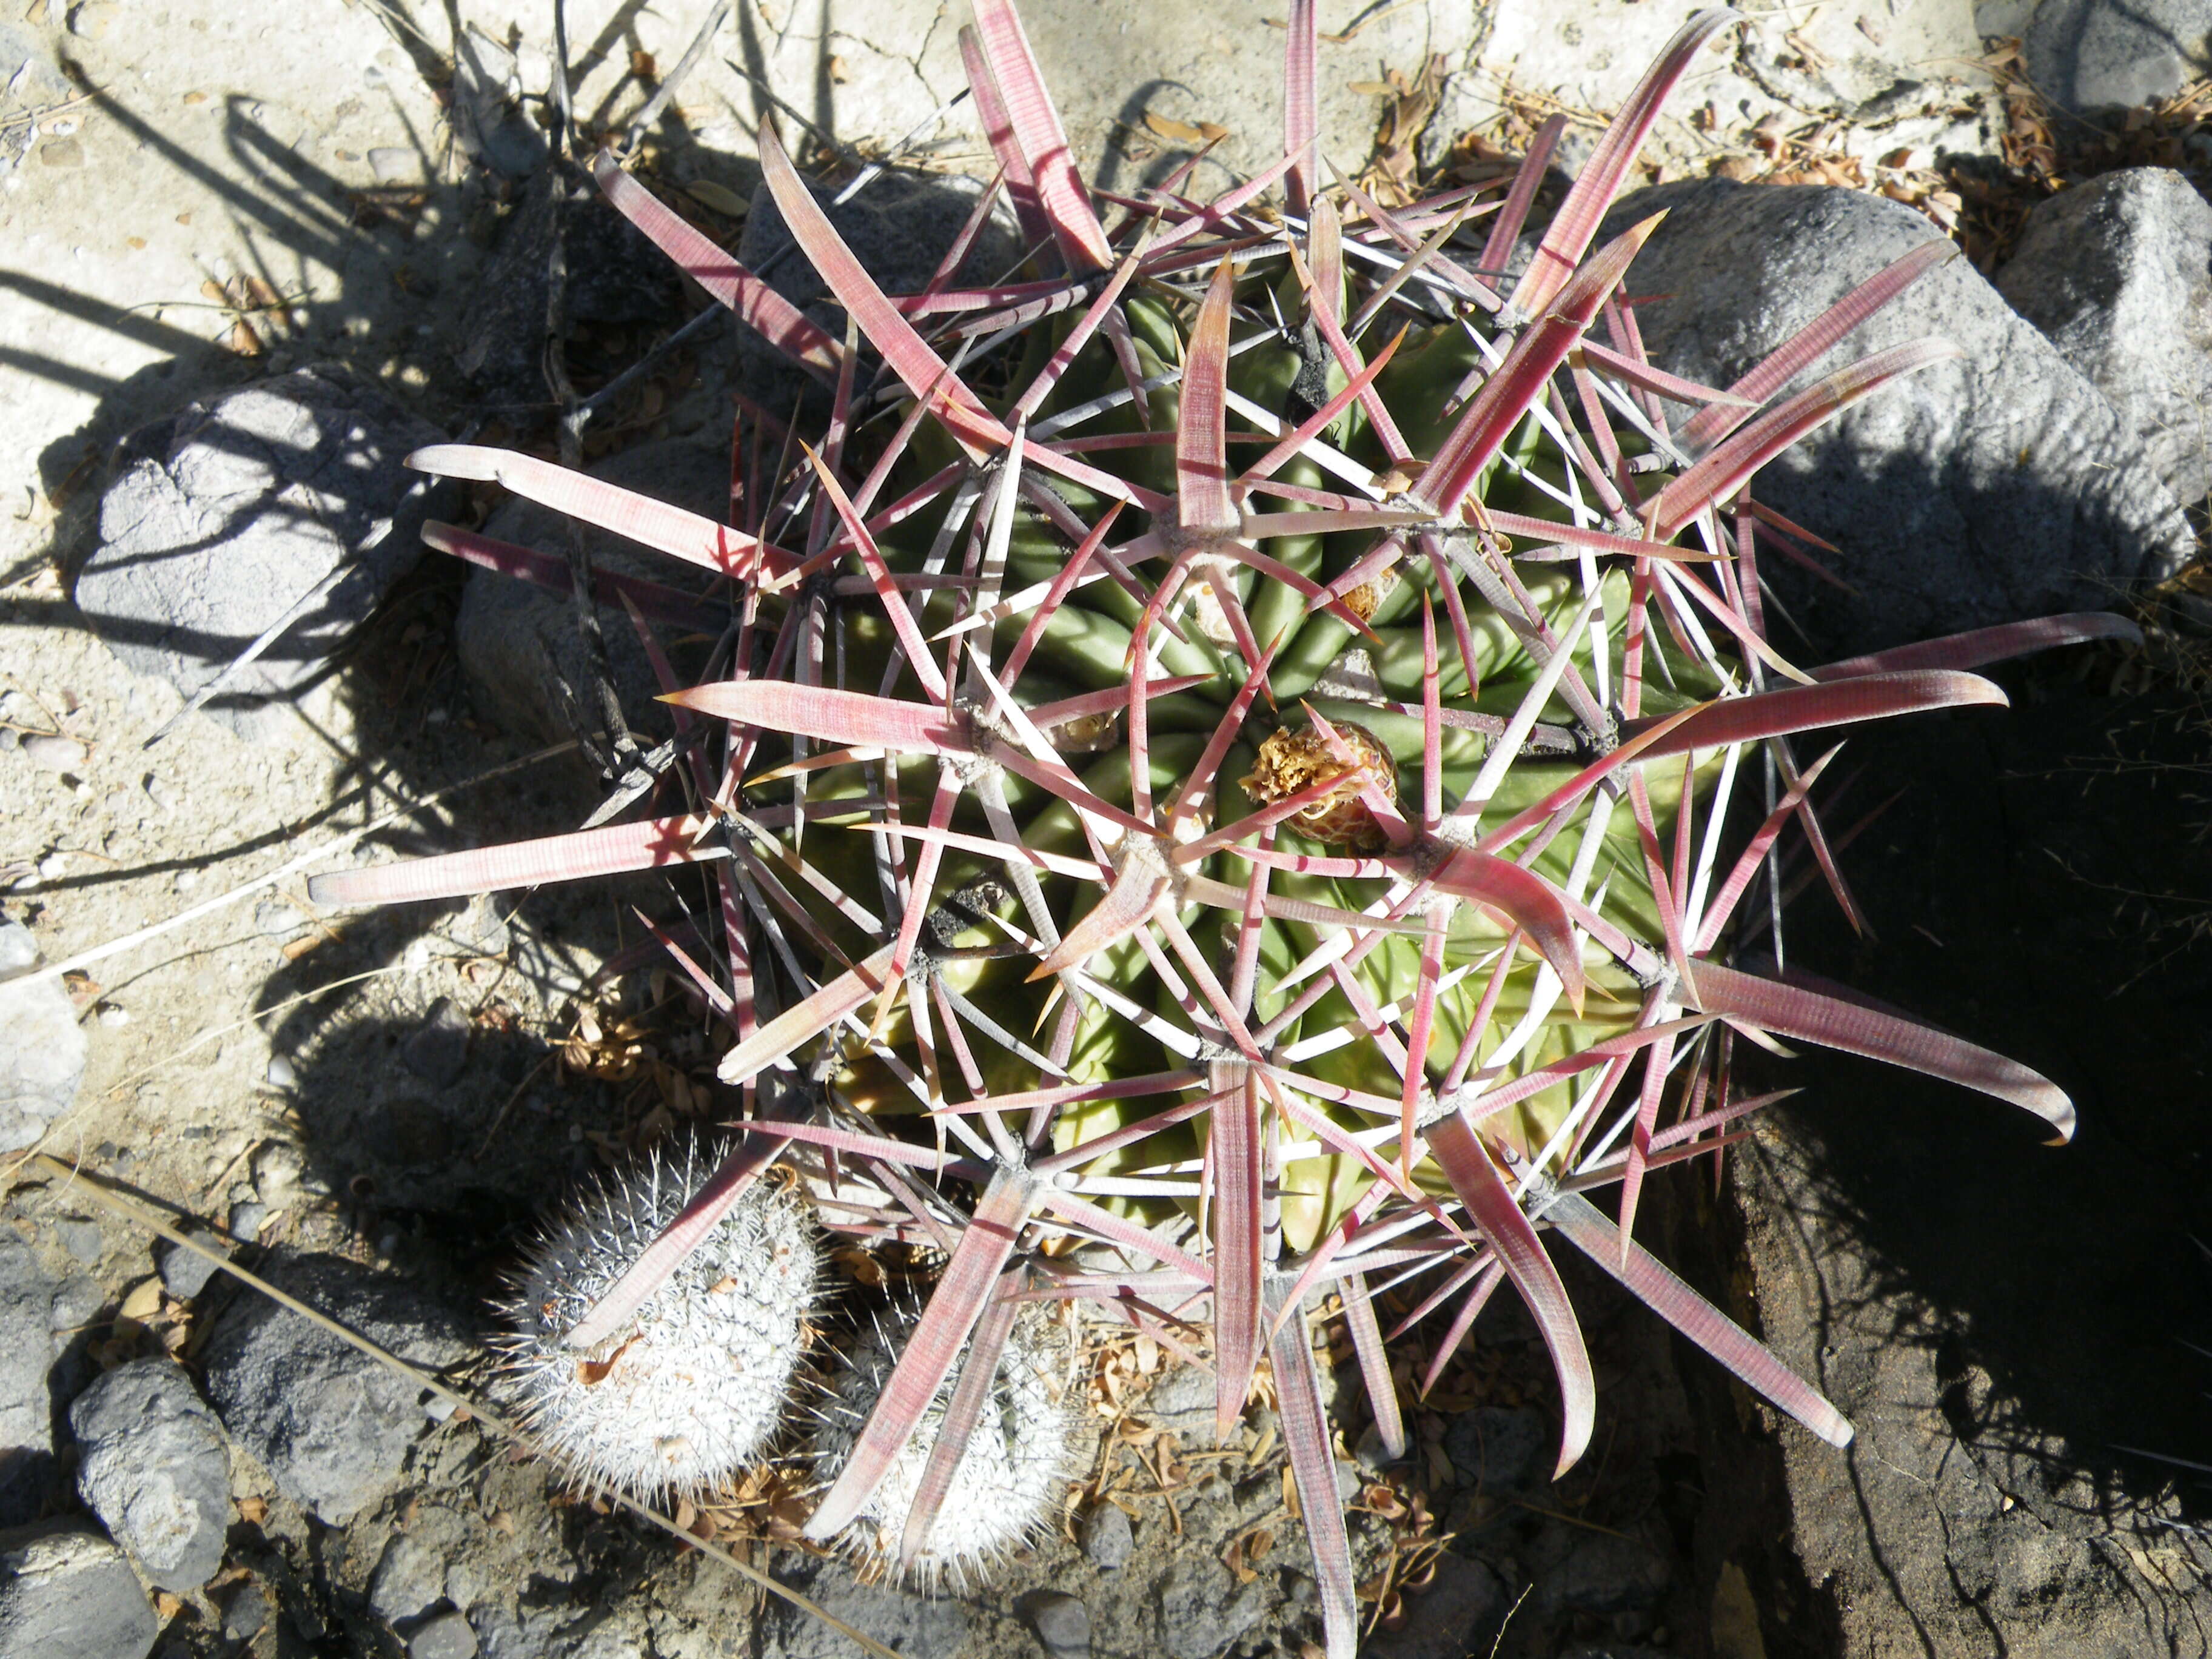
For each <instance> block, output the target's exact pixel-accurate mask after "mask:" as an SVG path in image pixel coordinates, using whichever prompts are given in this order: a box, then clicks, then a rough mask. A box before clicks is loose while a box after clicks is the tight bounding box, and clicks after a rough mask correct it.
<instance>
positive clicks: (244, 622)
mask: <svg viewBox="0 0 2212 1659" xmlns="http://www.w3.org/2000/svg"><path fill="white" fill-rule="evenodd" d="M443 436H444V435H443V434H442V433H441V432H440V431H439V430H438V429H437V428H435V427H434V426H431V425H430V424H429V423H428V422H424V421H421V420H417V419H416V417H415V416H412V415H410V414H409V413H407V412H406V411H405V410H403V409H401V408H400V407H399V405H398V404H395V403H393V402H392V399H391V398H387V397H386V396H385V394H384V393H383V392H379V391H376V390H374V388H371V387H368V386H360V385H357V384H356V383H355V382H353V381H352V380H349V379H347V378H346V377H344V376H343V374H340V373H339V372H338V371H337V370H334V369H301V370H300V371H299V372H298V373H296V374H286V375H283V376H280V377H278V378H276V379H275V380H263V381H259V382H258V383H256V384H253V385H251V386H241V387H240V388H239V389H238V390H236V391H234V392H225V393H223V394H222V395H220V396H218V397H216V398H211V399H210V400H209V401H207V402H204V403H196V404H190V405H188V406H187V407H186V408H185V410H183V411H182V412H180V413H179V414H178V415H175V416H172V417H170V418H169V419H167V420H166V421H162V422H156V423H155V425H153V426H150V427H148V428H143V429H142V430H140V431H139V432H137V433H136V434H134V435H132V436H131V438H129V439H127V440H125V443H124V446H123V448H122V450H121V452H120V459H119V471H118V476H117V477H116V479H115V481H114V483H112V484H111V485H110V486H109V487H108V490H107V494H106V497H105V498H104V499H103V500H102V501H101V502H100V545H99V546H98V547H97V548H96V549H95V550H94V552H93V554H92V556H91V557H90V559H88V561H87V562H86V563H85V566H84V568H83V570H82V573H81V574H79V576H78V578H77V584H76V603H77V606H78V608H79V609H80V610H81V611H83V612H84V614H85V617H86V618H87V620H88V621H89V622H90V623H92V626H93V628H94V630H95V631H96V632H97V633H99V635H100V637H101V638H102V639H103V640H105V641H106V643H107V646H108V648H109V649H110V650H112V651H113V652H114V653H115V654H116V655H117V656H118V658H120V659H122V660H123V662H124V664H125V665H126V666H127V667H129V668H130V669H131V671H133V672H135V673H139V674H146V675H153V676H156V677H158V678H162V679H166V680H167V681H168V682H169V683H170V684H172V685H173V686H175V687H176V688H177V690H178V691H179V693H181V694H183V695H185V696H191V693H193V692H194V691H196V690H198V689H199V688H200V687H201V686H202V685H204V684H206V683H207V682H208V681H210V680H211V679H213V678H215V677H216V675H217V674H218V673H220V672H222V670H223V669H224V667H226V666H227V665H228V664H229V662H230V660H231V659H232V658H234V656H236V655H237V654H238V653H240V651H242V650H243V649H245V647H246V646H247V645H248V644H250V643H251V642H252V641H253V640H254V639H255V638H256V637H258V635H260V634H261V632H262V630H263V629H266V628H267V627H269V626H270V624H271V623H275V622H276V619H277V618H278V617H281V616H282V615H283V613H284V612H285V611H287V610H288V609H289V608H290V606H291V605H293V604H294V603H295V601H297V600H298V599H300V598H301V596H302V595H303V594H305V593H306V592H307V591H308V590H309V589H310V588H312V587H313V586H314V585H315V584H316V583H318V582H319V581H321V580H323V578H324V577H325V576H326V575H328V574H331V572H332V571H334V570H336V569H337V568H339V567H341V566H342V565H350V567H351V568H350V569H349V573H348V574H346V575H345V576H343V577H342V578H340V579H339V580H338V581H337V585H336V586H334V587H333V588H332V589H331V591H330V592H327V593H325V595H324V596H323V597H322V598H320V599H317V600H316V601H315V602H314V603H313V604H312V605H309V606H308V607H307V612H306V614H305V615H303V616H302V617H300V619H299V620H298V621H297V622H295V623H293V625H292V626H291V627H290V628H289V629H287V630H286V632H285V633H284V634H283V636H282V637H281V638H279V639H278V640H277V641H276V642H275V643H274V644H273V645H271V646H270V647H269V648H268V649H267V650H266V651H265V652H264V653H262V655H261V656H260V658H259V659H258V660H257V661H255V662H254V663H253V664H252V665H250V666H249V667H247V668H246V669H244V670H241V671H240V673H239V674H238V675H237V676H236V677H235V678H234V680H233V681H232V682H231V683H230V684H229V685H228V687H227V688H226V689H225V690H223V691H222V692H220V693H218V694H217V695H216V697H215V698H214V699H213V700H212V701H211V702H210V703H209V704H208V705H207V708H208V712H209V713H210V714H214V715H215V716H216V718H217V719H220V720H223V721H225V722H226V723H227V724H228V725H229V726H231V727H232V728H233V729H234V730H235V731H237V732H240V735H251V734H252V733H254V732H258V731H260V730H263V729H265V726H266V725H267V724H268V723H270V722H271V721H272V720H274V718H275V717H274V714H273V711H272V710H271V708H270V705H271V704H272V703H273V702H276V701H277V700H280V699H283V698H284V697H286V696H289V695H290V694H291V693H293V692H294V691H295V690H298V689H299V688H301V686H302V685H304V684H306V683H307V680H308V679H309V678H311V677H312V676H313V675H314V674H315V673H316V672H318V671H319V669H320V668H321V666H322V665H323V664H324V662H325V659H327V658H328V656H329V654H330V653H331V651H333V650H334V649H336V648H337V646H338V644H339V643H340V642H341V641H343V639H344V638H345V636H346V635H347V634H348V633H349V631H350V630H351V629H353V628H354V627H355V626H356V625H357V624H358V623H360V622H361V621H362V619H363V618H365V617H367V616H368V613H369V611H371V610H372V609H374V606H375V605H376V602H377V601H378V600H379V599H381V598H382V597H383V596H384V594H385V592H386V590H387V589H389V588H390V586H392V583H393V582H394V581H396V580H398V578H399V577H400V575H401V574H404V572H405V571H406V570H407V568H409V567H410V565H412V564H413V563H414V562H415V560H416V557H417V556H418V555H419V554H420V553H421V550H422V543H421V538H420V535H419V533H418V532H419V531H420V530H421V527H422V521H423V520H424V519H426V518H429V517H434V516H436V515H437V514H438V513H441V512H443V511H444V510H445V507H446V503H447V501H450V500H451V499H452V488H451V486H450V485H449V484H447V483H442V482H439V481H434V480H430V479H428V478H425V477H419V475H416V474H413V473H410V472H408V471H404V469H403V468H402V466H401V465H400V462H401V459H402V458H404V456H405V455H406V454H407V453H409V452H410V450H414V449H416V448H419V447H422V446H423V445H425V444H430V443H436V442H438V441H441V439H442V437H443ZM418 485H419V488H418V487H417V486H418Z"/></svg>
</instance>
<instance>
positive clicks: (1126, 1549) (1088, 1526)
mask: <svg viewBox="0 0 2212 1659" xmlns="http://www.w3.org/2000/svg"><path fill="white" fill-rule="evenodd" d="M1136 1547H1137V1540H1136V1534H1135V1533H1134V1532H1133V1530H1132V1529H1131V1528H1130V1525H1129V1516H1128V1515H1127V1512H1126V1511H1125V1510H1123V1509H1122V1508H1121V1505H1120V1504H1099V1505H1098V1507H1097V1508H1096V1509H1094V1510H1091V1513H1090V1514H1088V1515H1086V1516H1084V1517H1083V1553H1085V1555H1087V1556H1089V1557H1090V1558H1091V1565H1094V1566H1096V1567H1097V1569H1098V1571H1101V1572H1114V1571H1118V1570H1119V1569H1120V1568H1121V1565H1123V1564H1124V1563H1125V1562H1127V1560H1128V1559H1129V1555H1130V1553H1131V1552H1132V1551H1133V1550H1134V1549H1135V1548H1136Z"/></svg>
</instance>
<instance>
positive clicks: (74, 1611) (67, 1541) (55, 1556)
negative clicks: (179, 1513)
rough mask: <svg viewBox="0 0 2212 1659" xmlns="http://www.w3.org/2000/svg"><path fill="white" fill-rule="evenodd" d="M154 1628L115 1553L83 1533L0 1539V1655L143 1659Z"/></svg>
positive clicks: (56, 1525) (20, 1532)
mask: <svg viewBox="0 0 2212 1659" xmlns="http://www.w3.org/2000/svg"><path fill="white" fill-rule="evenodd" d="M160 1633H161V1622H160V1621H159V1620H156V1619H155V1617H154V1609H153V1607H151V1606H150V1605H149V1603H148V1602H147V1600H146V1592H145V1591H144V1590H143V1589H140V1588H139V1587H138V1578H137V1574H135V1573H133V1572H132V1571H131V1564H130V1562H128V1561H126V1560H125V1559H124V1557H123V1552H122V1551H121V1550H118V1548H116V1547H115V1546H114V1545H112V1544H111V1543H109V1542H108V1541H107V1540H106V1539H105V1538H102V1537H101V1536H100V1534H98V1533H96V1532H94V1531H93V1530H91V1528H88V1527H83V1526H79V1525H76V1524H73V1523H70V1522H44V1523H42V1524H40V1525H38V1526H33V1527H23V1528H17V1529H16V1530H15V1531H14V1532H9V1533H0V1654H5V1655H7V1656H8V1659H143V1656H144V1654H145V1652H146V1650H148V1649H149V1648H150V1647H152V1646H153V1645H154V1638H155V1637H156V1636H157V1635H159V1634H160Z"/></svg>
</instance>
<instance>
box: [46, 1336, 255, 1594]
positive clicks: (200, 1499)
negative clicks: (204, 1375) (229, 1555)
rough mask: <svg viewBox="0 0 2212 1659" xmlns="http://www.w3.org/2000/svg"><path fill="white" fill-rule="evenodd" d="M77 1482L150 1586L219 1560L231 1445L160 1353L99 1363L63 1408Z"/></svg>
mask: <svg viewBox="0 0 2212 1659" xmlns="http://www.w3.org/2000/svg"><path fill="white" fill-rule="evenodd" d="M70 1427H71V1428H72V1429H73V1430H74V1431H76V1440H77V1447H78V1462H77V1474H76V1487H77V1491H78V1492H79V1493H80V1494H81V1495H82V1497H83V1498H84V1501H85V1503H86V1504H87V1505H88V1507H89V1508H90V1509H91V1510H92V1511H93V1513H94V1514H95V1515H97V1516H99V1517H100V1521H101V1522H102V1524H104V1525H105V1526H106V1528H107V1530H108V1532H109V1533H110V1534H112V1536H113V1537H114V1539H115V1541H116V1542H118V1544H120V1545H122V1546H123V1547H124V1548H125V1549H126V1550H128V1551H129V1552H130V1553H131V1555H132V1556H134V1557H135V1558H137V1562H138V1565H139V1567H140V1569H141V1570H142V1571H143V1572H144V1573H145V1575H146V1577H147V1579H148V1581H149V1583H152V1584H153V1585H154V1587H155V1589H166V1590H174V1591H178V1592H179V1593H185V1592H189V1591H191V1590H196V1589H198V1588H199V1587H200V1586H201V1585H203V1584H204V1583H207V1581H208V1580H209V1579H210V1578H212V1577H215V1576H216V1572H217V1571H220V1570H221V1568H222V1555H223V1539H224V1534H225V1532H226V1530H227V1529H228V1527H229V1525H230V1451H229V1449H228V1447H227V1446H225V1445H224V1444H223V1439H222V1430H220V1429H219V1428H217V1427H216V1420H215V1413H213V1412H211V1411H210V1410H209V1409H208V1408H207V1405H206V1403H205V1402H204V1401H202V1400H201V1399H200V1397H199V1395H197V1393H196V1392H194V1390H193V1389H192V1384H191V1378H189V1377H188V1376H185V1373H184V1372H183V1371H182V1370H180V1369H179V1368H178V1366H177V1365H176V1364H175V1363H174V1362H173V1361H171V1360H167V1359H139V1360H134V1361H132V1362H131V1364H126V1365H119V1366H118V1367H117V1368H116V1369H115V1370H112V1371H109V1372H107V1373H106V1375H105V1376H101V1377H100V1379H99V1380H98V1381H97V1382H95V1383H94V1384H93V1385H92V1386H91V1387H90V1388H89V1389H86V1390H85V1391H84V1392H83V1393H82V1395H78V1396H77V1400H76V1404H75V1405H73V1406H71V1407H70Z"/></svg>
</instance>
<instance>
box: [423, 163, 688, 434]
mask: <svg viewBox="0 0 2212 1659" xmlns="http://www.w3.org/2000/svg"><path fill="white" fill-rule="evenodd" d="M555 188H556V180H555V179H554V178H553V177H552V176H551V175H550V174H548V175H547V176H546V177H545V178H544V179H540V180H539V181H538V183H537V184H535V185H532V187H531V189H530V191H529V194H528V196H527V197H526V199H525V201H524V203H523V205H522V206H521V207H520V208H518V209H517V210H515V212H514V214H513V216H512V217H511V218H510V219H508V221H507V228H506V229H505V231H504V232H502V233H501V237H500V241H499V250H498V252H496V253H495V254H494V255H493V257H492V259H491V262H490V263H489V265H488V266H487V267H486V268H485V270H484V273H483V278H482V280H481V281H479V282H478V283H477V287H476V292H475V294H474V295H472V296H471V299H470V301H469V304H468V308H467V310H466V311H465V312H464V313H462V315H461V327H460V332H459V341H460V345H459V349H457V350H456V352H455V354H454V361H455V362H457V363H458V364H459V368H460V370H461V373H462V374H465V375H466V376H468V378H469V380H470V382H471V384H472V385H474V386H476V387H477V389H478V390H479V391H480V392H483V394H484V395H485V396H486V397H488V398H495V399H497V400H500V401H501V402H508V403H542V402H544V400H545V399H546V398H548V397H550V395H551V393H550V392H549V391H548V390H547V388H546V384H545V316H546V309H545V307H546V301H547V299H548V290H547V288H546V270H547V260H548V259H549V258H550V255H551V253H552V251H553V207H554V197H553V191H554V190H555ZM562 224H563V227H564V234H565V238H566V247H567V252H568V298H567V304H568V320H569V321H570V322H571V323H665V322H673V321H676V320H678V316H679V313H680V311H681V307H682V296H683V281H682V278H681V277H680V276H678V272H677V269H676V266H675V265H674V264H672V263H671V261H670V260H669V258H668V256H667V255H666V254H665V253H663V252H661V251H660V250H659V248H657V247H655V246H653V244H652V243H651V242H650V241H648V240H647V239H646V237H645V235H644V234H643V233H642V232H641V231H639V230H638V229H637V228H635V227H634V226H633V225H631V223H630V222H629V220H627V219H625V218H623V216H622V215H621V214H619V213H617V212H616V211H615V210H614V209H612V208H611V207H609V206H608V205H607V204H606V203H605V201H604V200H602V199H601V198H600V197H599V192H598V191H589V192H588V193H586V194H583V195H579V196H576V197H573V198H571V200H570V201H569V202H568V204H567V206H566V207H565V209H564V210H562ZM725 459H726V458H725Z"/></svg>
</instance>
